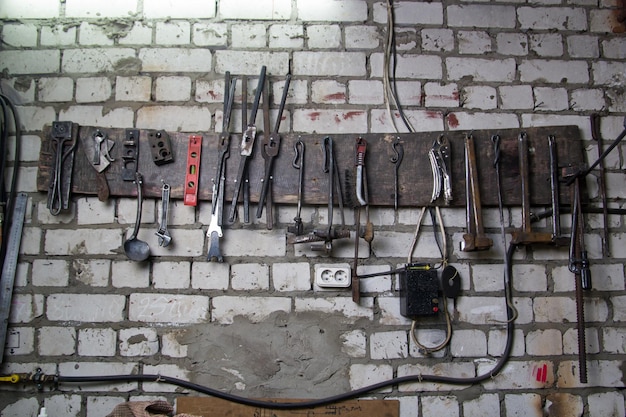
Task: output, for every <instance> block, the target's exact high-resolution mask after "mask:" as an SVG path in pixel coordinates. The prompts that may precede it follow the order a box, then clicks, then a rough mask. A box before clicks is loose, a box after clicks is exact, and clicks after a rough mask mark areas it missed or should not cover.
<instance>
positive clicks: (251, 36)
mask: <svg viewBox="0 0 626 417" xmlns="http://www.w3.org/2000/svg"><path fill="white" fill-rule="evenodd" d="M230 33H231V44H232V46H233V48H246V49H253V48H265V47H266V46H267V28H266V27H265V25H264V24H240V25H233V26H232V27H231V29H230Z"/></svg>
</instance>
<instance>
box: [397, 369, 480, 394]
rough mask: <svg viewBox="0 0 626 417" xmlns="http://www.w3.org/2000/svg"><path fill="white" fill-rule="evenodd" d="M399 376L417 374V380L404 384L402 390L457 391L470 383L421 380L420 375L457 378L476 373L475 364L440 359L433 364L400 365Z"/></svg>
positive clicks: (399, 389)
mask: <svg viewBox="0 0 626 417" xmlns="http://www.w3.org/2000/svg"><path fill="white" fill-rule="evenodd" d="M397 374H398V375H397V376H398V377H405V376H415V377H416V378H415V382H409V383H406V384H402V385H400V386H399V387H398V391H400V392H411V391H413V392H415V391H416V390H420V391H424V392H428V391H438V392H446V391H456V390H462V389H465V388H467V387H469V385H456V384H454V385H453V384H442V383H435V382H421V381H419V375H435V376H448V375H454V376H455V377H457V378H472V377H474V376H475V375H476V371H475V370H474V366H473V364H471V363H469V362H467V363H461V362H456V363H455V362H444V361H439V362H438V363H436V364H433V365H427V364H406V365H400V366H398V371H397Z"/></svg>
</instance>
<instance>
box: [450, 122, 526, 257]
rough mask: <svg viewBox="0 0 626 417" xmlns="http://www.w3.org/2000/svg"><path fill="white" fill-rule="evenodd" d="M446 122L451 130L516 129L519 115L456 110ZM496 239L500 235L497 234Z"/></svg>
mask: <svg viewBox="0 0 626 417" xmlns="http://www.w3.org/2000/svg"><path fill="white" fill-rule="evenodd" d="M446 122H447V124H448V126H449V128H450V129H451V130H472V129H475V130H478V129H486V128H488V127H489V128H491V129H514V128H517V127H519V121H518V119H517V116H516V115H515V114H510V113H497V114H495V113H465V112H463V113H458V112H455V113H449V114H448V116H447V117H446ZM492 239H493V238H492ZM496 239H499V237H498V236H496ZM461 255H462V254H461Z"/></svg>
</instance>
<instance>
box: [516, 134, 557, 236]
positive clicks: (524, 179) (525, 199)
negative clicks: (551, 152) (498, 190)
mask: <svg viewBox="0 0 626 417" xmlns="http://www.w3.org/2000/svg"><path fill="white" fill-rule="evenodd" d="M517 144H518V156H519V173H520V182H521V187H522V189H521V192H522V227H521V228H519V229H515V230H514V231H513V232H512V233H511V243H512V244H514V245H530V244H533V243H543V244H548V243H553V235H552V234H551V233H547V232H533V231H532V227H531V224H530V223H531V221H530V173H529V170H530V164H529V162H528V136H527V135H526V132H522V133H520V134H519V136H518V142H517Z"/></svg>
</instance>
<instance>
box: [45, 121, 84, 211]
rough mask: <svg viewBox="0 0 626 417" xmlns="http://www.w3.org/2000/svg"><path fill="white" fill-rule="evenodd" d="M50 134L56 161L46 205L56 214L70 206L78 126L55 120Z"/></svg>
mask: <svg viewBox="0 0 626 417" xmlns="http://www.w3.org/2000/svg"><path fill="white" fill-rule="evenodd" d="M50 136H51V138H50V140H51V149H52V151H53V152H54V160H55V163H54V169H53V172H52V175H50V185H49V188H48V202H47V205H46V207H47V208H48V209H49V210H50V214H52V215H53V216H56V215H58V214H60V213H61V210H67V209H68V208H69V199H70V191H71V190H72V171H73V169H74V151H75V149H76V143H77V140H76V137H77V136H78V126H77V125H75V124H74V123H72V122H53V123H52V130H51V131H50Z"/></svg>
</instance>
